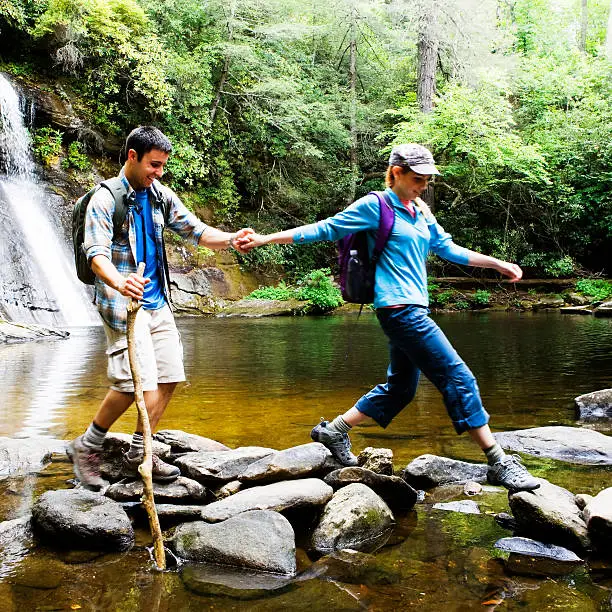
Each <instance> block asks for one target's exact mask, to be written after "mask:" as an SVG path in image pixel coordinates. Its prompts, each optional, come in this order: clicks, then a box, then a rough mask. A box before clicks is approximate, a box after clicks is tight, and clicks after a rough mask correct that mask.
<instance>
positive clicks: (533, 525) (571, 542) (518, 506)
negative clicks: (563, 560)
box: [508, 478, 591, 551]
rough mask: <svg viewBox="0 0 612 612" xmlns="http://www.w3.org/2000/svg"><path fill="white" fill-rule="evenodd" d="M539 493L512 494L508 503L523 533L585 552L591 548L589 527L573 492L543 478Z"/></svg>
mask: <svg viewBox="0 0 612 612" xmlns="http://www.w3.org/2000/svg"><path fill="white" fill-rule="evenodd" d="M538 481H539V482H540V488H539V489H536V490H535V491H519V492H517V493H510V494H509V495H508V500H509V502H510V508H511V509H512V514H513V515H514V517H515V518H516V521H517V527H518V530H519V532H520V533H521V534H524V535H527V536H531V537H533V538H536V539H538V540H542V541H544V542H552V543H553V544H559V545H561V546H566V547H567V548H570V549H572V550H577V551H583V550H588V549H590V548H591V543H590V541H589V537H588V533H587V526H586V523H585V521H584V519H583V518H582V512H581V511H580V508H579V507H578V505H577V504H576V501H575V496H574V494H573V493H571V492H570V491H568V490H567V489H564V488H562V487H558V486H557V485H554V484H552V483H550V482H548V481H547V480H544V479H543V478H539V479H538Z"/></svg>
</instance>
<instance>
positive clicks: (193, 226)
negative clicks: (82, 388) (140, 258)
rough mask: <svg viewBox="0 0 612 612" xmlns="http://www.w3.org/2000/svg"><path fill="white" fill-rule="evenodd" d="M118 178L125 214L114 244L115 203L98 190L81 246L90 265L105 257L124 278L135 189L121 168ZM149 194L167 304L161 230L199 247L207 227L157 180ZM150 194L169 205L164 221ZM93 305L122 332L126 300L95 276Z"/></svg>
mask: <svg viewBox="0 0 612 612" xmlns="http://www.w3.org/2000/svg"><path fill="white" fill-rule="evenodd" d="M119 176H120V178H121V179H122V180H123V182H124V184H125V185H126V188H127V204H128V211H127V215H126V217H125V221H124V223H123V227H122V228H121V231H120V232H119V234H118V236H117V237H116V239H115V241H113V212H114V210H115V200H114V198H113V196H112V195H111V193H110V191H109V190H108V189H104V188H102V189H98V190H97V191H96V193H95V194H94V195H93V196H92V198H91V200H90V202H89V205H88V207H87V216H86V218H85V240H84V247H85V252H86V253H87V261H88V262H89V263H90V264H91V260H92V259H93V258H94V257H95V256H96V255H104V256H105V257H108V259H110V260H111V261H112V263H113V264H114V265H115V267H116V268H117V270H118V271H119V273H120V274H122V275H123V276H127V275H128V274H130V273H131V272H136V232H135V229H134V215H133V205H134V204H135V203H136V198H135V193H134V190H133V189H132V187H131V186H130V185H129V183H128V182H127V179H126V178H125V173H124V170H123V169H121V172H120V173H119ZM148 191H149V198H150V199H151V204H152V211H153V225H154V226H155V242H156V247H157V262H158V266H159V267H160V269H159V277H160V279H163V289H164V295H165V297H166V300H167V301H168V302H169V301H170V300H169V287H168V286H167V282H166V277H165V274H164V270H163V263H162V262H163V261H164V257H165V254H164V246H163V230H164V227H167V228H168V229H170V230H172V231H173V232H176V233H177V234H179V236H182V237H183V238H185V239H186V240H188V241H189V242H192V243H193V244H198V241H199V240H200V237H201V236H202V234H203V233H204V231H205V229H206V227H207V225H206V224H205V223H203V222H202V221H200V220H199V219H198V218H197V217H196V216H195V215H194V214H193V213H191V212H189V211H188V210H187V208H186V207H185V205H184V204H183V203H182V202H181V201H180V200H179V198H178V196H177V195H176V194H175V193H174V192H173V191H172V190H171V189H168V188H167V187H164V186H163V185H162V184H161V183H159V182H158V181H155V182H154V183H153V186H152V187H150V188H149V190H148ZM153 192H158V193H161V194H162V195H163V197H164V198H165V199H166V200H167V201H168V202H169V204H170V205H169V211H168V219H167V222H166V220H165V219H164V213H163V210H162V209H161V206H160V205H159V204H158V203H157V198H155V197H154V196H155V194H154V193H153ZM95 302H96V304H97V306H98V311H99V312H100V315H101V316H102V318H103V319H104V321H105V322H106V323H107V324H108V325H109V326H110V327H112V328H113V329H115V330H117V331H123V332H125V330H126V321H127V311H126V308H127V303H128V298H127V297H124V296H123V295H121V294H120V293H119V292H118V291H115V290H114V289H113V288H111V287H109V286H108V285H107V284H105V283H104V282H103V281H102V280H101V279H99V278H97V277H96V281H95Z"/></svg>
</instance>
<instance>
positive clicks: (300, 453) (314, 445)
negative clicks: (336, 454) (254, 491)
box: [238, 442, 331, 483]
mask: <svg viewBox="0 0 612 612" xmlns="http://www.w3.org/2000/svg"><path fill="white" fill-rule="evenodd" d="M330 454H331V453H330V452H329V451H328V450H327V449H326V448H325V447H324V446H323V445H322V444H321V443H319V442H311V443H310V444H302V445H301V446H294V447H293V448H288V449H286V450H282V451H277V452H275V453H272V454H271V455H268V456H267V457H264V458H263V459H259V461H255V462H254V463H251V464H250V465H249V466H248V467H247V469H246V470H245V471H244V472H243V473H242V474H240V475H239V476H238V480H240V481H241V482H262V483H263V482H277V481H279V480H290V479H294V478H304V477H305V476H311V475H313V474H316V473H317V472H319V471H320V470H321V468H322V467H323V465H324V464H325V460H326V458H327V456H328V455H330Z"/></svg>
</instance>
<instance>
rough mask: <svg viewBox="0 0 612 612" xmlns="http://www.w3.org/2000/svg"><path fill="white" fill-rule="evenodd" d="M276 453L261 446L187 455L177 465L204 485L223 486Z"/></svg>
mask: <svg viewBox="0 0 612 612" xmlns="http://www.w3.org/2000/svg"><path fill="white" fill-rule="evenodd" d="M275 452H276V451H275V450H274V449H272V448H262V447H260V446H245V447H244V448H237V449H236V450H230V451H215V452H210V453H209V452H198V453H187V454H186V455H183V456H182V457H179V458H177V460H176V461H175V465H176V466H177V467H178V468H180V470H181V473H182V474H183V475H184V476H188V477H189V478H193V479H194V480H197V481H198V482H201V483H203V484H215V483H217V484H222V483H224V482H229V481H230V480H236V479H237V478H238V476H240V475H241V474H242V473H243V472H244V471H245V470H246V469H247V467H248V466H249V465H250V464H251V463H254V462H255V461H259V459H263V458H264V457H267V456H268V455H271V454H272V453H275Z"/></svg>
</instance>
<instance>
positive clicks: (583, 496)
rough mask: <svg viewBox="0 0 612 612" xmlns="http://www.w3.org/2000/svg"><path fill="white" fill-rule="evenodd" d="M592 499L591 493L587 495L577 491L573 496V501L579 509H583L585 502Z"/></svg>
mask: <svg viewBox="0 0 612 612" xmlns="http://www.w3.org/2000/svg"><path fill="white" fill-rule="evenodd" d="M592 500H593V496H592V495H588V494H587V493H578V495H576V497H575V498H574V501H575V502H576V505H577V506H578V507H579V508H580V509H581V510H584V509H585V508H586V506H587V504H588V503H589V502H591V501H592Z"/></svg>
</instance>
